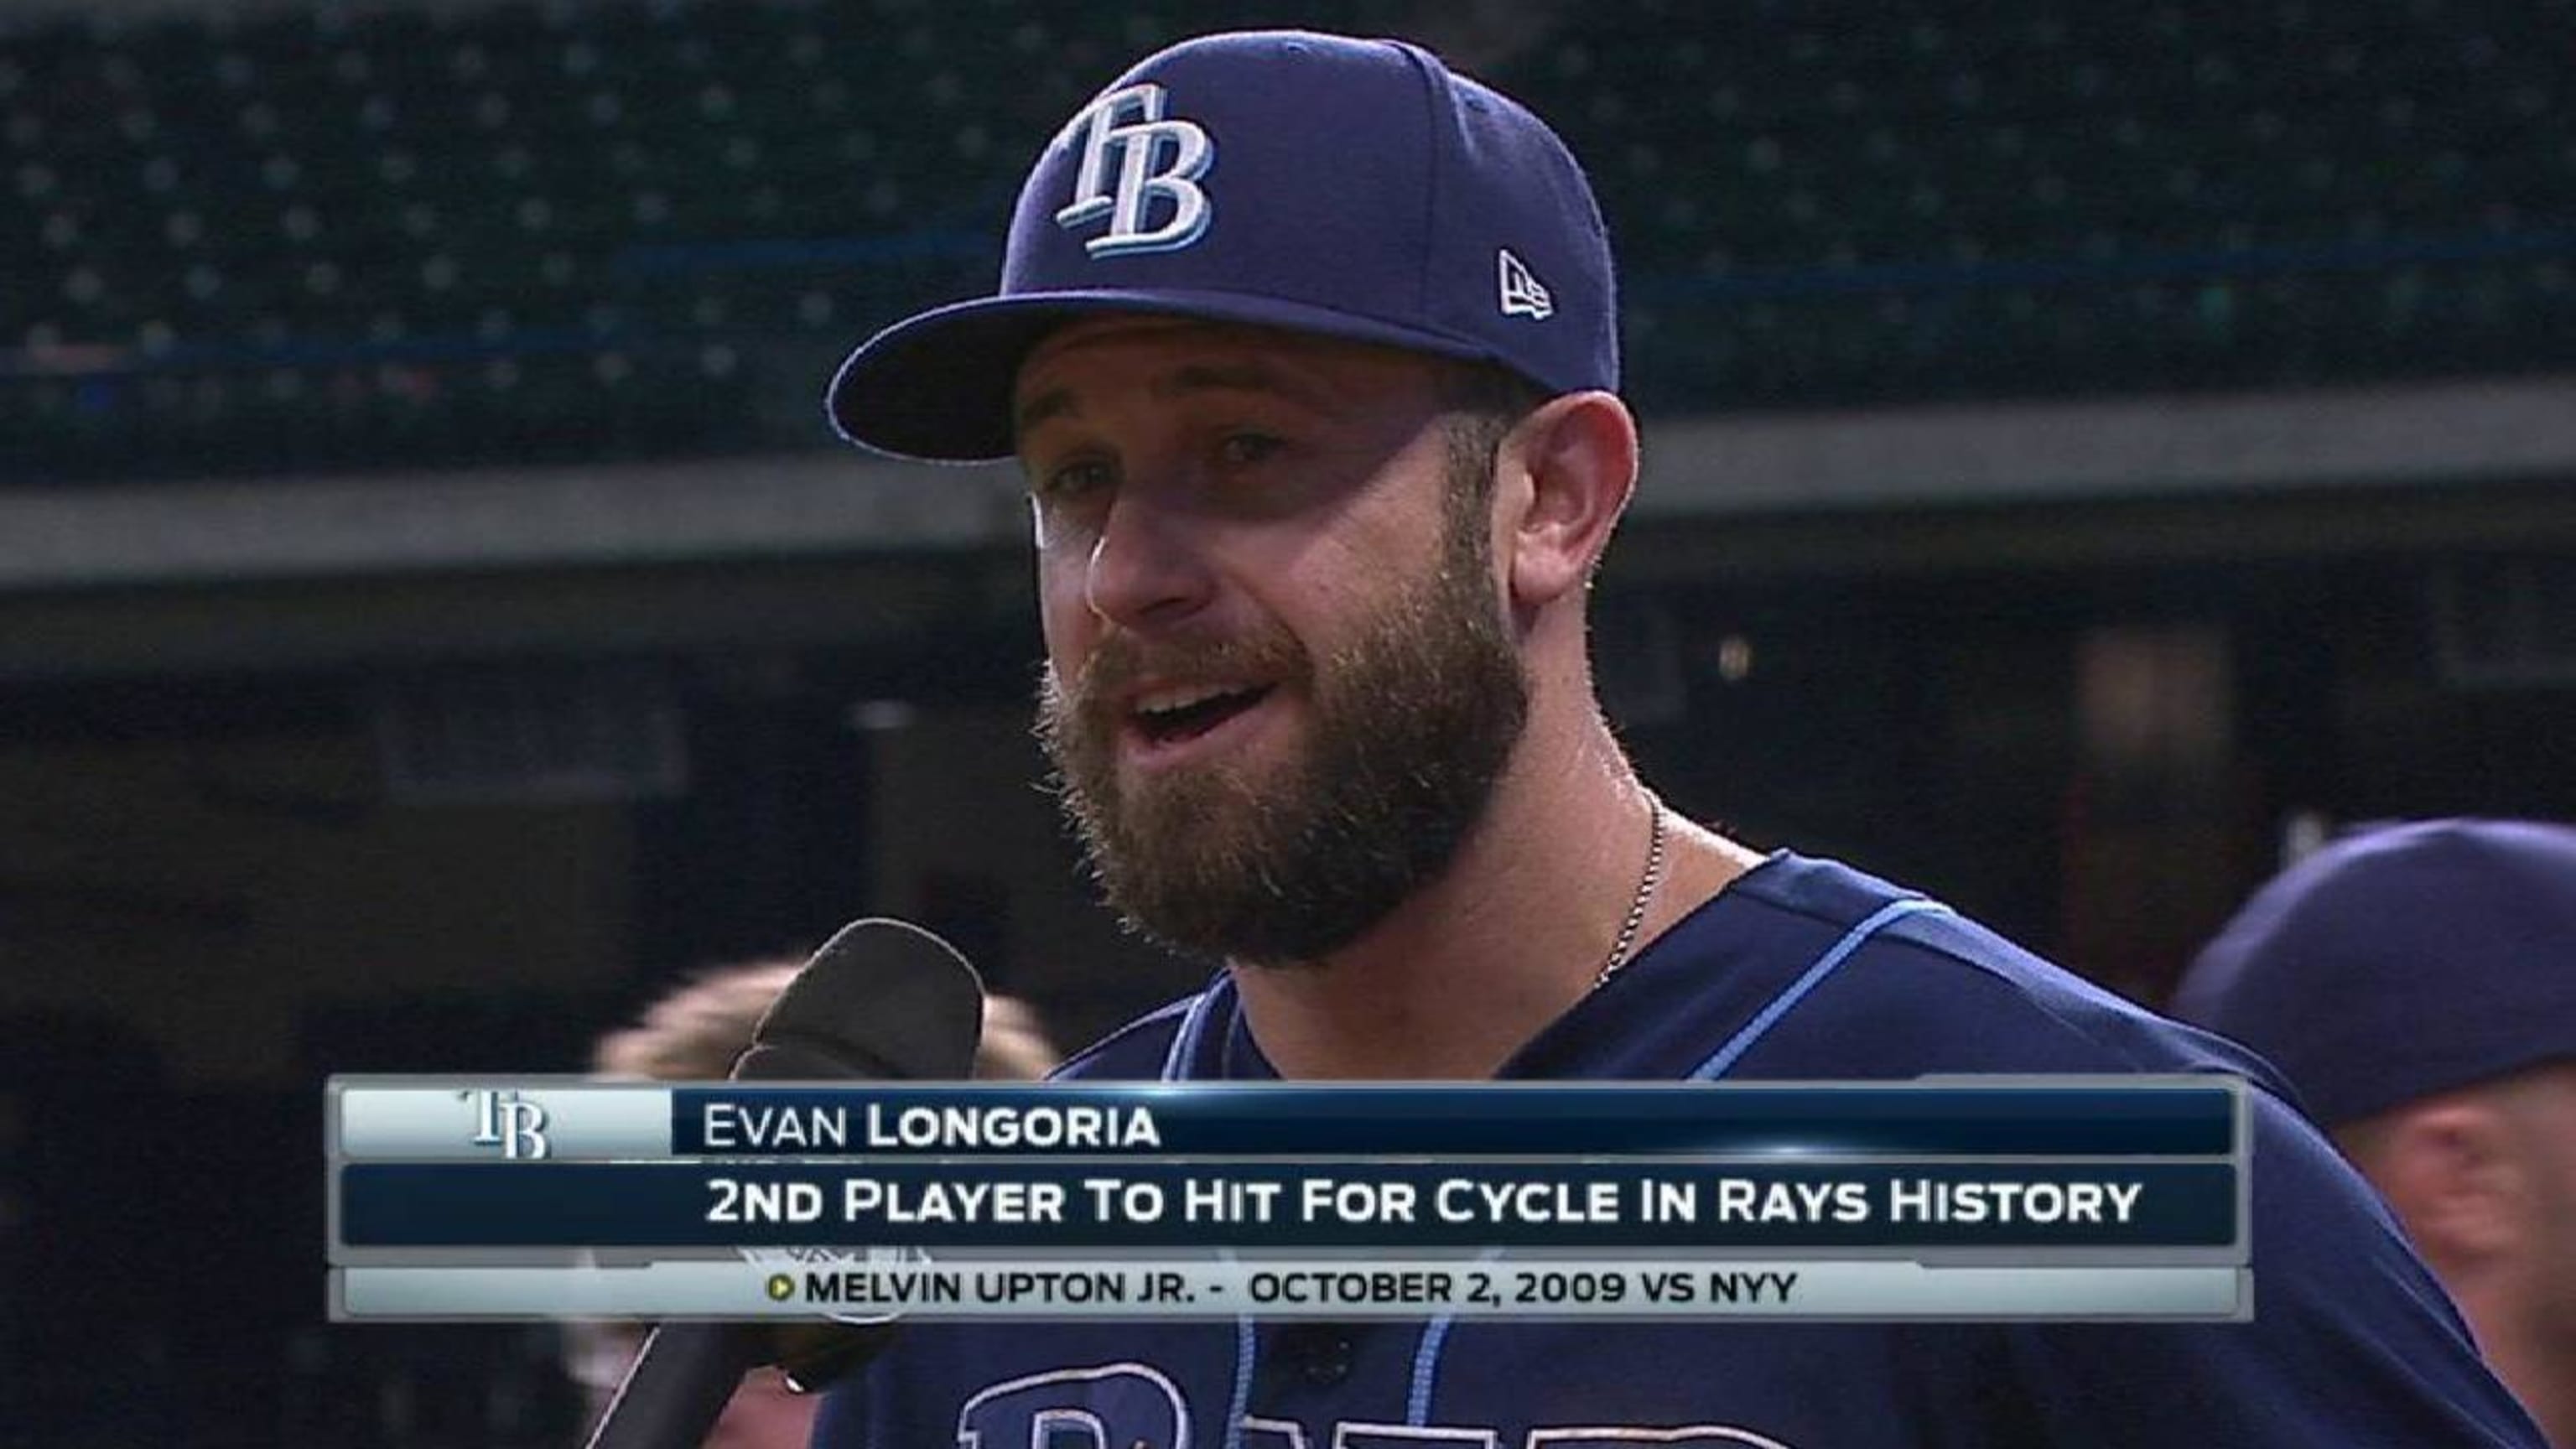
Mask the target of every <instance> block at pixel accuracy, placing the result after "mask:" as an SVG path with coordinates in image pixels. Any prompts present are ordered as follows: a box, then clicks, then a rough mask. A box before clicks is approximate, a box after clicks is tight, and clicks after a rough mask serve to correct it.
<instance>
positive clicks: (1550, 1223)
mask: <svg viewBox="0 0 2576 1449" xmlns="http://www.w3.org/2000/svg"><path fill="white" fill-rule="evenodd" d="M338 1191H339V1194H340V1203H339V1207H340V1212H339V1222H340V1232H341V1240H342V1242H343V1243H344V1244H345V1245H346V1246H348V1247H350V1248H401V1247H559V1246H560V1247H652V1248H676V1247H692V1246H720V1247H721V1246H736V1247H749V1246H782V1247H784V1246H815V1247H826V1246H911V1247H925V1248H936V1247H942V1246H947V1247H1008V1248H1020V1249H1034V1250H1041V1251H1054V1250H1060V1249H1067V1248H1157V1247H1168V1248H1216V1247H1230V1248H1241V1249H1256V1248H1346V1247H1372V1248H1430V1247H1457V1248H1483V1247H1526V1248H1569V1249H1579V1248H1624V1249H1637V1248H1645V1249H1655V1248H1673V1249H1680V1248H1733V1249H1753V1250H1763V1251H1768V1250H1775V1249H1777V1250H1789V1249H1806V1248H1871V1247H1908V1248H1911V1247H1925V1248H1932V1247H1941V1248H1965V1247H1993V1248H2020V1247H2126V1248H2144V1247H2228V1246H2232V1245H2237V1244H2239V1243H2240V1241H2241V1239H2240V1234H2239V1231H2238V1229H2239V1223H2238V1204H2239V1200H2240V1194H2239V1191H2238V1170H2237V1168H2236V1167H2235V1166H2234V1165H2232V1164H2226V1163H2198V1162H2195V1163H2174V1162H2164V1163H2155V1162H2094V1163H2064V1162H2057V1163H2038V1162H2006V1163H1994V1162H1988V1163H1959V1162H1946V1163H1850V1162H1844V1163H1831V1162H1822V1163H1799V1164H1775V1163H1745V1162H1691V1161H1684V1160H1673V1161H1662V1162H1654V1161H1650V1162H1464V1163H1462V1162H1437V1163H1426V1162H1386V1161H1333V1162H1303V1163H1275V1162H1244V1163H1210V1162H1169V1161H1161V1162H1143V1161H1124V1160H1109V1161H1102V1160H1096V1159H1095V1160H1091V1161H1086V1162H1067V1161H1062V1160H1032V1159H1025V1158H1023V1159H1019V1160H1015V1161H1005V1160H997V1159H993V1158H980V1159H974V1160H970V1161H951V1162H943V1163H931V1162H918V1161H900V1162H882V1163H867V1164H846V1165H844V1164H835V1163H802V1164H800V1163H752V1162H741V1163H735V1162H701V1163H615V1164H611V1163H555V1162H541V1163H515V1164H487V1163H351V1164H348V1165H345V1166H343V1167H342V1168H340V1170H339V1179H338Z"/></svg>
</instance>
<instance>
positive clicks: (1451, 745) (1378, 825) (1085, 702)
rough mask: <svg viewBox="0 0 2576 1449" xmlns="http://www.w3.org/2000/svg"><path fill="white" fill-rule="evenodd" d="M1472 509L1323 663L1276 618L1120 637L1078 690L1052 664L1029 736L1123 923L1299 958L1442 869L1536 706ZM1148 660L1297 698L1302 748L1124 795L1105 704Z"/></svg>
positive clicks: (1192, 945)
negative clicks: (1433, 566) (1147, 638)
mask: <svg viewBox="0 0 2576 1449" xmlns="http://www.w3.org/2000/svg"><path fill="white" fill-rule="evenodd" d="M1468 496H1470V497H1472V496H1473V495H1472V494H1469V495H1468ZM1483 511H1484V510H1483V509H1482V508H1481V507H1475V508H1470V507H1467V506H1465V499H1462V498H1459V497H1458V496H1457V495H1456V494H1454V493H1453V495H1452V502H1451V504H1450V506H1449V509H1448V512H1449V515H1450V516H1449V518H1448V520H1447V523H1446V526H1445V529H1444V538H1443V540H1442V545H1441V555H1440V559H1439V567H1438V569H1437V570H1436V572H1434V573H1433V574H1432V575H1431V576H1430V577H1428V578H1424V579H1421V580H1419V581H1418V582H1408V583H1407V585H1406V586H1405V588H1404V589H1403V590H1402V591H1401V592H1400V593H1399V594H1398V595H1397V596H1396V597H1395V598H1393V599H1391V600H1389V601H1387V602H1386V603H1385V604H1384V605H1382V606H1380V607H1379V608H1378V609H1377V610H1376V611H1375V612H1374V613H1373V614H1372V615H1371V616H1370V617H1369V618H1368V620H1367V622H1366V623H1365V625H1364V626H1363V628H1362V631H1361V632H1360V633H1359V634H1358V635H1357V636H1355V637H1354V638H1353V639H1352V640H1351V641H1350V642H1349V643H1348V644H1347V645H1344V646H1342V647H1340V648H1338V649H1336V650H1334V651H1333V652H1332V653H1331V654H1330V655H1329V656H1328V659H1327V662H1326V664H1325V667H1323V668H1321V669H1318V668H1317V667H1316V662H1315V660H1314V659H1313V657H1312V656H1310V655H1309V654H1308V653H1307V652H1306V650H1305V649H1304V648H1303V646H1301V645H1300V644H1299V643H1298V642H1297V641H1296V640H1295V639H1294V638H1293V637H1291V636H1290V635H1289V634H1288V633H1287V632H1286V631H1285V630H1284V629H1279V628H1277V627H1276V626H1273V628H1272V629H1271V630H1270V631H1269V632H1267V633H1265V634H1263V635H1262V636H1260V637H1257V638H1254V639H1249V640H1240V641H1237V640H1221V641H1201V642H1197V643H1192V642H1187V641H1175V642H1172V643H1168V644H1154V645H1147V644H1142V643H1139V642H1138V641H1137V639H1136V638H1135V636H1133V635H1131V634H1126V633H1117V634H1112V635H1110V636H1108V637H1107V638H1106V639H1104V641H1103V642H1102V644H1101V646H1100V648H1099V650H1098V651H1097V652H1096V653H1095V654H1094V655H1093V656H1092V658H1091V660H1090V661H1089V662H1088V663H1087V664H1086V665H1085V666H1084V668H1083V670H1082V672H1081V674H1080V675H1079V676H1078V677H1077V678H1076V679H1075V680H1074V682H1073V684H1072V687H1071V688H1070V689H1067V688H1066V687H1065V685H1064V683H1063V681H1061V680H1060V679H1058V678H1057V677H1056V675H1055V673H1054V671H1053V670H1052V668H1050V669H1049V670H1048V672H1047V676H1046V679H1045V682H1044V685H1043V687H1042V688H1041V690H1040V694H1039V710H1038V738H1039V740H1040V742H1041V743H1043V744H1044V745H1045V747H1046V751H1047V756H1048V758H1049V759H1050V760H1052V761H1053V762H1054V764H1055V770H1056V779H1055V784H1056V789H1057V794H1058V796H1059V798H1060V800H1061V802H1062V804H1063V807H1064V811H1065V814H1066V816H1067V818H1069V819H1070V820H1071V821H1072V823H1073V825H1074V827H1075V829H1076V831H1077V832H1078V833H1079V834H1080V836H1081V839H1082V843H1083V849H1084V853H1085V855H1086V856H1087V857H1088V860H1089V863H1090V866H1091V870H1092V873H1093V874H1094V876H1096V877H1097V878H1098V879H1099V881H1100V883H1101V887H1102V890H1103V892H1104V893H1105V894H1106V895H1107V897H1108V899H1109V904H1110V905H1111V906H1112V907H1113V908H1115V909H1116V910H1117V911H1118V913H1119V914H1120V915H1121V916H1122V917H1123V918H1124V919H1125V920H1126V922H1127V924H1128V926H1129V927H1130V928H1131V929H1133V930H1135V931H1137V932H1139V933H1141V934H1143V935H1146V936H1149V937H1152V938H1154V939H1157V940H1159V941H1161V942H1163V943H1164V944H1165V945H1167V946H1170V947H1172V948H1174V949H1176V950H1180V951H1185V952H1202V953H1206V954H1209V955H1214V956H1222V957H1227V958H1230V959H1233V960H1236V961H1242V962H1246V963H1252V964H1261V965H1286V964H1291V963H1297V962H1308V961H1313V960H1316V959H1317V958H1319V957H1322V956H1324V955H1327V954H1329V953H1330V952H1332V951H1334V950H1337V949H1339V948H1341V947H1343V946H1346V945H1348V944H1350V943H1351V942H1352V941H1353V940H1356V939H1358V938H1359V937H1360V936H1361V935H1363V934H1365V933H1366V932H1367V931H1368V930H1369V929H1370V928H1371V927H1373V926H1375V925H1376V924H1377V923H1378V922H1380V921H1382V920H1384V919H1385V918H1386V917H1387V915H1388V914H1389V913H1390V912H1392V911H1393V910H1394V909H1395V908H1396V907H1397V906H1398V905H1400V904H1402V903H1403V902H1404V901H1405V899H1406V898H1408V897H1410V896H1411V895H1412V894H1413V893H1414V892H1415V891H1417V890H1419V889H1421V888H1422V887H1423V886H1424V885H1426V884H1428V883H1429V882H1430V881H1432V880H1433V879H1435V878H1436V877H1438V876H1439V875H1440V873H1441V872H1442V871H1444V870H1446V869H1447V868H1448V865H1449V862H1450V860H1451V859H1452V858H1453V857H1454V856H1455V855H1456V854H1457V852H1458V848H1459V846H1460V844H1461V843H1462V842H1464V841H1465V839H1466V837H1467V834H1468V832H1469V831H1471V830H1472V829H1474V828H1475V825H1476V822H1477V821H1478V819H1479V818H1481V817H1482V815H1483V814H1484V810H1485V805H1486V802H1487V801H1488V800H1489V799H1490V798H1491V797H1492V795H1493V791H1494V786H1495V782H1496V781H1497V780H1499V779H1500V778H1501V776H1502V772H1503V769H1504V767H1505V765H1506V764H1507V762H1508V761H1509V760H1510V758H1511V753H1512V749H1513V746H1514V745H1515V744H1516V743H1518V741H1519V739H1520V735H1521V730H1522V728H1523V726H1524V725H1525V724H1526V723H1527V721H1528V718H1529V679H1528V675H1527V674H1526V672H1525V671H1524V670H1523V669H1522V667H1521V662H1520V655H1519V653H1518V651H1517V650H1516V649H1515V648H1514V647H1513V643H1512V639H1511V635H1510V631H1509V629H1508V627H1507V626H1506V624H1505V622H1504V617H1503V612H1502V606H1501V603H1500V601H1499V600H1498V599H1496V598H1495V596H1494V591H1493V585H1492V577H1493V573H1492V567H1491V564H1490V557H1491V554H1490V549H1489V547H1488V544H1487V542H1486V535H1485V531H1484V520H1483V517H1482V514H1483ZM1148 669H1151V670H1152V671H1153V672H1154V673H1156V674H1157V675H1160V676H1163V677H1167V678H1174V679H1181V680H1190V679H1208V678H1219V679H1222V678H1260V679H1265V680H1270V681H1273V684H1272V691H1273V694H1274V695H1275V696H1276V697H1277V702H1280V703H1285V702H1287V700H1288V698H1289V697H1290V696H1291V695H1292V694H1294V693H1297V692H1302V693H1303V694H1304V696H1305V699H1306V701H1307V706H1308V728H1307V732H1306V739H1305V740H1304V742H1303V748H1302V750H1300V751H1299V752H1298V754H1297V756H1296V757H1295V758H1293V759H1289V760H1286V761H1283V762H1280V763H1278V764H1276V765H1267V766H1264V765H1256V764H1254V763H1252V762H1250V761H1242V760H1234V759H1211V760H1209V761H1207V762H1204V763H1198V764H1193V765H1190V766H1186V767H1183V768H1181V769H1177V770H1173V771H1171V772H1169V774H1168V777H1167V778H1159V779H1150V780H1147V781H1145V782H1144V783H1143V786H1142V788H1140V789H1138V790H1137V791H1135V793H1134V794H1133V795H1130V794H1128V793H1127V792H1126V791H1124V790H1123V789H1122V788H1121V785H1120V781H1119V777H1118V740H1119V737H1120V734H1121V732H1122V729H1123V726H1124V723H1125V719H1124V716H1125V710H1124V708H1123V707H1121V706H1120V705H1119V704H1117V703H1116V701H1117V699H1118V697H1119V696H1120V695H1122V694H1123V693H1124V692H1125V691H1126V689H1127V687H1128V686H1130V685H1132V683H1133V681H1134V680H1135V679H1136V678H1138V677H1139V676H1140V674H1142V673H1143V672H1144V671H1146V670H1148ZM1268 702H1270V701H1265V703H1268Z"/></svg>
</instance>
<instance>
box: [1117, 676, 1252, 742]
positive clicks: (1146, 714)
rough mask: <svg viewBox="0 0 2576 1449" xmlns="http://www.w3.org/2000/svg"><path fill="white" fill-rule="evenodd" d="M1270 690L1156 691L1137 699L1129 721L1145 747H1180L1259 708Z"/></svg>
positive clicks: (1208, 687) (1248, 687) (1214, 687)
mask: <svg viewBox="0 0 2576 1449" xmlns="http://www.w3.org/2000/svg"><path fill="white" fill-rule="evenodd" d="M1270 690H1271V686H1269V685H1267V684H1255V685H1246V686H1242V687H1239V688H1229V687H1226V686H1223V685H1193V686H1189V687H1185V688H1174V689H1158V690H1153V691H1150V692H1148V693H1147V694H1145V695H1144V696H1142V697H1141V698H1139V699H1138V700H1137V702H1136V705H1135V707H1134V709H1133V710H1131V711H1130V713H1129V716H1128V717H1129V718H1130V719H1131V720H1133V721H1134V722H1135V726H1136V731H1137V733H1138V734H1141V735H1143V736H1144V737H1145V739H1146V741H1147V742H1148V743H1151V744H1157V745H1173V744H1179V743H1181V742H1183V741H1185V740H1194V739H1197V738H1198V737H1199V736H1201V735H1203V734H1206V733H1207V732H1208V731H1210V730H1212V729H1215V728H1216V727H1217V726H1218V725H1221V724H1223V723H1225V722H1226V721H1227V720H1230V719H1232V718H1234V717H1235V716H1236V715H1239V714H1241V713H1243V712H1244V711H1245V710H1248V709H1250V708H1252V707H1253V706H1254V705H1256V704H1259V703H1260V702H1261V701H1262V700H1264V699H1266V698H1268V697H1269V695H1270Z"/></svg>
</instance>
